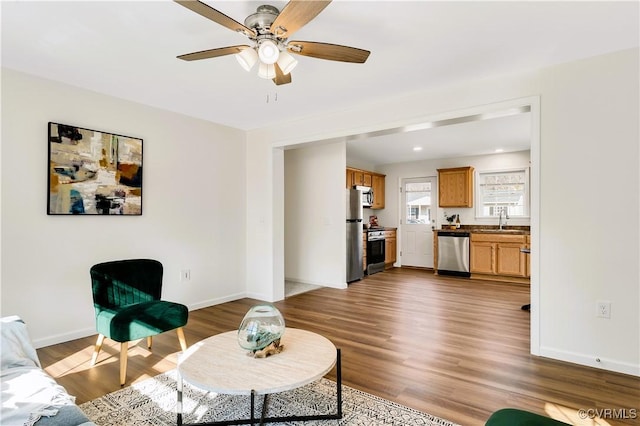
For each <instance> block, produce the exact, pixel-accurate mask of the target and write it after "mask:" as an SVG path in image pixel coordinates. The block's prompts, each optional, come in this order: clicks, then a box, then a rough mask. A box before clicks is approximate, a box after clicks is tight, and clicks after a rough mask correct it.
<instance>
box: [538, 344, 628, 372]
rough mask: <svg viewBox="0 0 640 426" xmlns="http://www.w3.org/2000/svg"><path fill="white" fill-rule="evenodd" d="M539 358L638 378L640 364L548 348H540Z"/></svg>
mask: <svg viewBox="0 0 640 426" xmlns="http://www.w3.org/2000/svg"><path fill="white" fill-rule="evenodd" d="M540 356H543V357H545V358H552V359H557V360H559V361H566V362H571V363H573V364H580V365H586V366H588V367H594V368H599V369H602V370H607V371H614V372H616V373H623V374H630V375H632V376H638V377H640V364H632V363H629V362H623V361H619V360H615V359H611V358H604V357H601V356H597V355H587V354H580V353H576V352H568V351H562V350H558V349H554V348H549V347H541V348H540Z"/></svg>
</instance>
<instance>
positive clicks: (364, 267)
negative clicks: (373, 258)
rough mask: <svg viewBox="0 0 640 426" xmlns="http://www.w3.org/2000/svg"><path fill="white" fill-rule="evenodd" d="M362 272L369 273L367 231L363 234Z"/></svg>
mask: <svg viewBox="0 0 640 426" xmlns="http://www.w3.org/2000/svg"><path fill="white" fill-rule="evenodd" d="M362 270H363V271H364V272H365V274H366V273H367V231H364V232H363V233H362Z"/></svg>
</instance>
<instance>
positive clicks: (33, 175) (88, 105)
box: [0, 69, 246, 347]
mask: <svg viewBox="0 0 640 426" xmlns="http://www.w3.org/2000/svg"><path fill="white" fill-rule="evenodd" d="M49 121H55V122H59V123H66V124H72V125H77V126H81V127H86V128H90V129H96V130H104V131H109V132H113V133H117V134H124V135H129V136H134V137H139V138H142V139H143V140H144V142H143V151H144V160H143V161H144V165H143V214H142V216H138V217H104V216H98V217H96V216H83V217H78V216H72V217H69V216H47V214H46V207H47V205H46V200H47V196H48V189H47V174H48V163H47V149H48V144H47V122H49ZM245 150H246V145H245V135H244V132H242V131H239V130H235V129H231V128H228V127H224V126H219V125H216V124H213V123H209V122H205V121H202V120H197V119H193V118H189V117H186V116H183V115H178V114H174V113H170V112H167V111H162V110H158V109H154V108H150V107H147V106H143V105H140V104H136V103H132V102H127V101H123V100H120V99H116V98H112V97H109V96H104V95H100V94H97V93H94V92H90V91H87V90H82V89H78V88H74V87H71V86H67V85H63V84H59V83H56V82H54V81H50V80H44V79H40V78H35V77H32V76H29V75H26V74H23V73H19V72H15V71H12V70H7V69H2V171H1V173H2V175H1V177H2V199H1V201H2V253H1V261H2V272H1V281H0V283H1V286H2V287H1V292H2V302H1V315H13V314H16V315H20V316H21V317H22V318H23V319H24V320H25V321H26V323H27V324H28V325H29V330H30V334H31V337H32V338H33V340H34V343H35V345H36V346H37V347H40V346H46V345H49V344H53V343H59V342H62V341H67V340H71V339H74V338H78V337H82V336H86V335H91V334H95V320H94V310H93V301H92V295H91V281H90V278H89V268H90V267H91V265H93V264H95V263H98V262H102V261H107V260H115V259H121V258H133V257H151V258H155V259H158V260H160V261H161V262H162V263H163V264H164V267H165V270H164V288H163V295H164V297H165V298H166V299H168V300H173V301H176V302H181V303H184V304H186V305H188V306H189V307H190V308H191V309H195V308H199V307H203V306H209V305H213V304H216V303H221V302H224V301H227V300H233V299H236V298H239V297H243V296H244V295H245V281H246V278H245V270H246V257H245V253H246V248H245V243H246V234H245V211H246V190H245V188H246V181H245V163H246V160H245V158H246V152H245ZM183 268H188V269H190V270H191V280H190V281H188V282H182V283H181V282H180V281H179V275H180V270H181V269H183Z"/></svg>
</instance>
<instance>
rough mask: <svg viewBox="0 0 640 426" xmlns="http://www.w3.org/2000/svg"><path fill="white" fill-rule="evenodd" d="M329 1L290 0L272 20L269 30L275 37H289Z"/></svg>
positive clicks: (327, 4) (329, 1) (329, 0)
mask: <svg viewBox="0 0 640 426" xmlns="http://www.w3.org/2000/svg"><path fill="white" fill-rule="evenodd" d="M329 3H331V0H322V1H318V0H291V1H290V2H289V3H287V5H286V6H285V7H284V8H283V9H282V11H281V12H280V14H279V15H278V17H277V18H276V20H275V21H273V24H271V30H270V31H271V33H272V34H275V35H276V36H277V37H281V38H289V37H290V36H291V35H292V34H293V33H295V32H296V31H298V30H299V29H300V28H302V27H303V26H305V25H306V24H307V23H309V21H311V20H312V19H313V18H315V17H316V16H318V14H319V13H320V12H322V11H323V10H324V8H325V7H327V6H329Z"/></svg>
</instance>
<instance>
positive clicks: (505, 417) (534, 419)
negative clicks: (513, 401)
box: [485, 408, 567, 426]
mask: <svg viewBox="0 0 640 426" xmlns="http://www.w3.org/2000/svg"><path fill="white" fill-rule="evenodd" d="M566 425H567V423H563V422H559V421H558V420H554V419H552V418H550V417H545V416H541V415H539V414H535V413H530V412H528V411H524V410H518V409H516V408H503V409H501V410H498V411H496V412H495V413H493V414H492V415H491V417H489V420H487V423H485V426H566Z"/></svg>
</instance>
